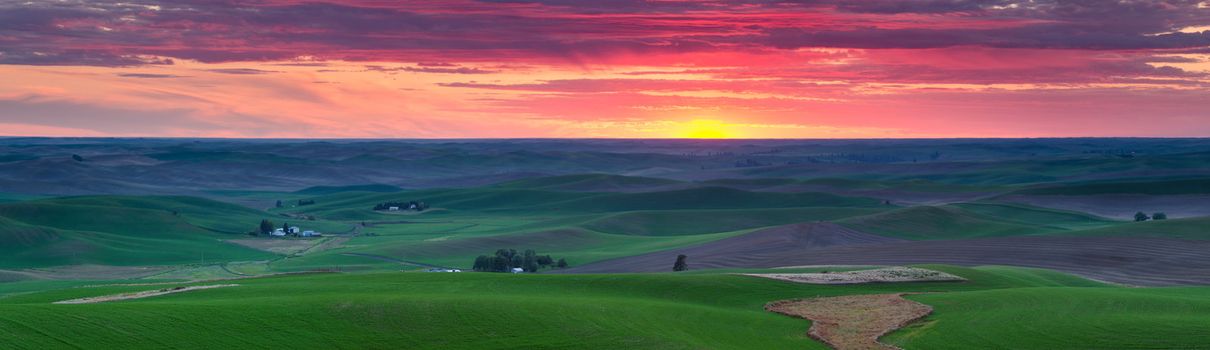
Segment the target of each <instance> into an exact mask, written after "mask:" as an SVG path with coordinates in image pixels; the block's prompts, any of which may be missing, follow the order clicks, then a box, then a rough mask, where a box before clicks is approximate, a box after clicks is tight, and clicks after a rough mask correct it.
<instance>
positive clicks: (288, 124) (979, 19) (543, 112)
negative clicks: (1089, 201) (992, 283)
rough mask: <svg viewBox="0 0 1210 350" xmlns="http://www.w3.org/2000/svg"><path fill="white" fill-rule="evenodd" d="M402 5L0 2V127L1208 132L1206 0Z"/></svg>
mask: <svg viewBox="0 0 1210 350" xmlns="http://www.w3.org/2000/svg"><path fill="white" fill-rule="evenodd" d="M399 3H403V4H399ZM399 3H397V2H395V1H370V0H362V1H330V2H319V1H290V0H261V1H139V0H135V1H129V2H108V1H75V0H64V1H36V0H35V1H23V0H0V135H9V136H24V135H39V136H181V137H336V138H345V137H353V138H362V137H369V138H388V137H399V138H446V137H452V138H464V137H468V138H477V137H659V138H664V137H731V138H850V137H857V138H867V137H1046V136H1210V3H1207V2H1206V1H1199V0H1190V1H1180V0H1172V1H1159V0H1154V1H1144V0H1139V1H1110V0H1083V1H1079V0H1072V1H1057V0H1034V1H1016V0H921V1H889V0H863V1H837V0H783V1H761V0H748V1H682V0H655V1H639V0H616V1H610V0H599V1H578V0H545V1H542V0H536V1H520V0H518V1H510V0H451V1H400V2H399Z"/></svg>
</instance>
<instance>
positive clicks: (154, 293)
mask: <svg viewBox="0 0 1210 350" xmlns="http://www.w3.org/2000/svg"><path fill="white" fill-rule="evenodd" d="M235 286H238V284H212V285H208V286H189V287H175V288H163V289H157V290H148V291H142V292H134V293H122V294H112V295H102V296H97V297H87V298H79V299H69V300H60V301H56V302H54V304H93V303H104V302H109V301H121V300H131V299H141V298H150V297H154V296H160V295H165V294H172V293H181V292H188V291H195V290H203V289H213V288H223V287H235Z"/></svg>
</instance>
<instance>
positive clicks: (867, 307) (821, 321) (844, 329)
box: [765, 294, 933, 350]
mask: <svg viewBox="0 0 1210 350" xmlns="http://www.w3.org/2000/svg"><path fill="white" fill-rule="evenodd" d="M765 310H769V311H772V312H776V313H780V314H783V315H788V316H793V317H801V318H805V319H808V320H811V329H810V330H808V331H807V335H810V336H811V338H815V339H817V340H819V341H822V342H824V343H826V344H828V345H830V346H832V347H833V348H836V349H840V350H850V349H861V350H864V349H898V348H897V347H894V346H890V345H886V344H883V343H879V342H878V338H879V337H882V336H883V335H885V334H887V333H889V332H891V331H893V330H896V329H899V328H900V327H903V326H905V325H907V324H908V323H911V322H913V321H916V320H919V319H921V318H923V317H925V316H928V314H929V313H932V312H933V308H932V307H930V306H928V305H924V304H921V303H917V302H915V301H911V300H907V299H903V297H902V294H874V295H846V296H839V297H827V298H814V299H802V300H783V301H775V302H772V303H769V304H768V305H765Z"/></svg>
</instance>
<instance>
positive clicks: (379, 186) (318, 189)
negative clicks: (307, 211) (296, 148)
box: [294, 184, 403, 195]
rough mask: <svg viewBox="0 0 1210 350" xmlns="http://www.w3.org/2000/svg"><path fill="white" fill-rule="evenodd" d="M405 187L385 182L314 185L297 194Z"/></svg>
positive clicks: (391, 189)
mask: <svg viewBox="0 0 1210 350" xmlns="http://www.w3.org/2000/svg"><path fill="white" fill-rule="evenodd" d="M399 191H403V188H401V187H398V186H394V185H385V184H368V185H350V186H312V187H307V188H304V189H301V190H298V191H294V193H297V194H306V195H328V194H333V193H340V192H399Z"/></svg>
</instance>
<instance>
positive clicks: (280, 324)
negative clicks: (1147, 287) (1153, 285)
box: [0, 266, 1208, 349]
mask: <svg viewBox="0 0 1210 350" xmlns="http://www.w3.org/2000/svg"><path fill="white" fill-rule="evenodd" d="M934 268H939V269H943V270H945V271H947V272H950V273H955V274H958V275H960V276H964V277H967V278H969V279H970V281H969V282H940V283H902V284H870V285H847V286H823V285H806V284H796V283H787V282H781V281H775V280H768V279H761V278H754V277H747V276H739V275H731V274H623V275H510V274H486V273H461V274H441V273H437V274H434V273H377V274H305V275H288V276H276V277H267V278H255V279H242V280H238V281H232V282H211V283H207V284H215V283H237V284H239V286H235V287H228V288H218V289H210V290H203V291H193V292H186V293H180V294H174V295H167V296H159V297H153V298H147V299H140V300H132V301H124V302H114V303H101V304H88V305H54V304H50V302H53V301H58V300H65V299H71V298H79V297H84V296H96V295H105V294H112V293H118V292H125V291H141V290H147V289H154V288H164V287H170V286H171V285H167V286H108V287H90V288H67V289H53V290H48V291H43V292H37V293H27V294H21V295H11V296H8V297H5V298H0V315H20V317H19V318H14V317H0V347H3V348H59V347H73V346H87V347H106V348H165V347H169V348H249V347H276V348H280V347H290V348H321V347H322V348H333V347H358V348H397V347H407V348H416V349H430V348H431V349H472V348H474V349H482V348H517V347H526V348H575V349H616V348H618V346H624V347H626V348H629V349H697V348H729V349H730V348H734V349H826V347H825V346H824V345H823V344H822V343H819V342H816V341H814V340H811V339H809V338H808V337H807V336H806V335H805V332H806V329H807V327H808V326H809V324H810V323H809V322H808V321H805V320H801V319H796V318H791V317H786V316H783V315H778V314H774V313H770V312H766V311H764V310H763V309H762V307H763V305H764V304H765V303H768V302H770V301H774V300H783V299H792V298H802V297H814V296H833V295H843V294H853V293H888V292H911V291H932V292H949V293H938V294H930V295H929V297H930V298H934V299H939V298H944V297H951V294H952V295H953V296H962V295H970V296H972V297H979V296H980V294H977V293H982V292H971V293H967V292H963V291H979V290H987V289H989V288H992V289H996V288H1001V289H1002V290H1004V291H1013V290H1016V289H1020V288H1022V287H1037V286H1065V285H1072V286H1096V285H1097V284H1096V283H1095V282H1090V281H1087V280H1081V279H1078V278H1074V277H1070V276H1063V275H1062V274H1056V273H1053V272H1043V271H1036V270H1030V269H1024V270H1016V269H1009V268H999V269H990V270H984V269H971V268H958V267H944V266H941V267H934ZM1050 289H1053V290H1056V291H1066V290H1080V291H1083V290H1087V291H1090V292H1096V291H1102V290H1104V291H1107V292H1113V291H1117V290H1119V289H1116V288H1104V287H1102V288H1087V287H1084V288H1073V287H1066V288H1050ZM1120 290H1122V291H1131V289H1120ZM1161 294H1162V293H1161ZM992 295H995V294H994V293H993V294H992ZM1086 295H1092V296H1094V297H1095V296H1097V295H1098V294H1094V293H1087V294H1086ZM1205 295H1207V294H1206V289H1190V292H1188V293H1187V295H1186V297H1187V298H1189V300H1193V301H1192V302H1191V303H1192V304H1193V305H1199V304H1198V303H1199V302H1198V301H1196V300H1202V299H1204V298H1205ZM921 297H923V296H921ZM1073 298H1076V300H1074V301H1075V302H1083V303H1086V304H1085V305H1090V306H1093V307H1092V308H1089V309H1087V310H1082V313H1081V314H1083V315H1086V316H1087V317H1093V318H1096V317H1112V316H1113V315H1121V314H1122V313H1123V312H1124V310H1123V309H1120V308H1117V307H1113V306H1112V304H1110V303H1098V302H1096V301H1095V300H1094V301H1088V300H1079V298H1080V296H1078V295H1077V296H1075V297H1073ZM1165 300H1166V299H1157V300H1153V301H1165ZM1068 301H1071V300H1068ZM943 307H946V306H943ZM939 309H940V310H942V311H940V312H939V313H938V315H937V319H938V320H940V321H938V324H940V322H945V321H946V318H945V317H946V316H947V315H950V314H951V313H950V312H948V311H947V310H949V309H948V308H944V309H943V308H942V307H939ZM1129 310H1130V309H1126V310H1125V311H1129ZM1196 310H1197V309H1193V311H1196ZM1190 314H1191V315H1188V316H1187V317H1185V318H1183V319H1180V321H1184V322H1189V323H1188V324H1199V323H1198V322H1202V321H1205V320H1206V319H1207V317H1208V316H1205V315H1206V313H1201V314H1200V316H1195V315H1192V313H1190ZM955 315H957V316H959V317H961V316H963V315H962V314H955ZM1038 318H1044V319H1045V321H1048V322H1050V323H1053V324H1054V326H1053V327H1052V328H1047V330H1048V331H1052V332H1057V333H1056V334H1066V333H1067V332H1073V331H1076V330H1084V331H1088V332H1093V333H1090V334H1087V335H1086V336H1090V337H1091V336H1095V335H1098V334H1109V333H1113V332H1119V331H1120V329H1118V328H1106V329H1088V327H1084V326H1081V325H1079V324H1078V323H1079V322H1070V320H1068V317H1067V316H1065V315H1064V314H1060V313H1052V312H1034V313H1033V314H1032V315H1029V316H1028V317H1021V318H1016V319H1003V320H1001V321H999V322H1000V323H999V324H988V323H987V322H982V323H979V324H981V325H985V326H982V327H984V328H987V327H1004V328H1005V329H1017V328H1020V327H1026V326H1028V325H1030V324H1032V322H1035V321H1036V320H1037V319H1038ZM1046 318H1051V319H1046ZM285 320H288V322H286V321H285ZM959 320H960V318H959ZM1063 320H1067V324H1063V323H1060V322H1059V321H1063ZM1149 320H1151V321H1154V322H1157V323H1156V325H1164V324H1166V323H1164V322H1167V321H1168V320H1163V319H1159V318H1149ZM1172 321H1176V320H1172ZM738 325H742V326H738ZM1178 329H1181V328H1178ZM979 330H980V329H972V330H970V331H979ZM115 333H118V334H139V336H138V337H114V336H113V334H115ZM1168 334H1170V333H1165V335H1168ZM1195 334H1196V333H1189V334H1187V335H1184V336H1176V335H1175V334H1171V335H1173V337H1170V338H1167V339H1166V340H1165V341H1166V342H1168V344H1171V345H1175V346H1178V347H1179V346H1180V345H1191V344H1198V343H1196V342H1195V341H1201V340H1203V339H1202V338H1200V337H1199V336H1197V335H1195ZM930 336H936V334H934V333H928V332H927V331H926V332H924V333H921V334H919V336H918V337H917V338H915V339H920V340H927V339H930V338H928V337H930ZM974 338H978V337H974ZM1007 339H1012V338H1007ZM1046 339H1050V340H1051V341H1052V343H1049V344H1046V343H1042V344H1043V345H1051V348H1056V347H1055V346H1054V345H1055V344H1056V343H1053V341H1054V340H1055V339H1059V340H1061V339H1063V338H1062V337H1049V338H1043V341H1045V340H1046ZM1148 339H1149V338H1148ZM1059 344H1061V343H1059ZM1058 347H1062V346H1058ZM1035 348H1041V347H1040V346H1038V347H1035Z"/></svg>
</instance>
